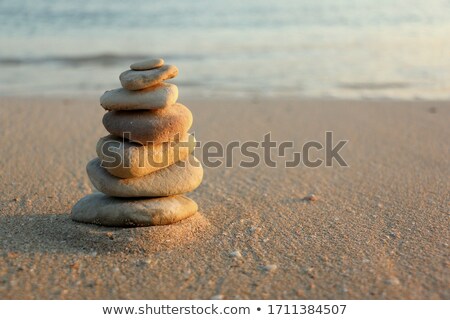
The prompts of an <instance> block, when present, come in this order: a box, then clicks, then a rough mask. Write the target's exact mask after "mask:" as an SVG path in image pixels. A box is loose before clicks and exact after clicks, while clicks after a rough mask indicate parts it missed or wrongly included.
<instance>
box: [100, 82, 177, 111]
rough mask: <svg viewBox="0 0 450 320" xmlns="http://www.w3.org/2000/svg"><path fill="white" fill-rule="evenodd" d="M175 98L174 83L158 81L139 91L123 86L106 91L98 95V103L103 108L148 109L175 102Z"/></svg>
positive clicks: (175, 88)
mask: <svg viewBox="0 0 450 320" xmlns="http://www.w3.org/2000/svg"><path fill="white" fill-rule="evenodd" d="M177 99H178V88H177V86H176V85H174V84H170V83H159V84H157V85H155V86H153V87H150V88H147V89H144V90H139V91H129V90H125V89H123V88H118V89H114V90H109V91H106V92H105V93H104V94H103V95H102V96H101V97H100V104H101V105H102V107H103V108H104V109H105V110H148V109H159V108H165V107H168V106H171V105H173V104H175V103H176V102H177Z"/></svg>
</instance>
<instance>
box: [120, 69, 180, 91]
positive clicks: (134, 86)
mask: <svg viewBox="0 0 450 320" xmlns="http://www.w3.org/2000/svg"><path fill="white" fill-rule="evenodd" d="M177 74H178V68H177V67H175V66H172V65H164V66H162V67H160V68H156V69H151V70H145V71H136V70H127V71H124V72H122V74H121V75H120V76H119V79H120V83H121V84H122V87H123V88H124V89H127V90H142V89H145V88H148V87H151V86H154V85H155V84H158V83H160V82H163V81H164V80H167V79H172V78H174V77H176V76H177Z"/></svg>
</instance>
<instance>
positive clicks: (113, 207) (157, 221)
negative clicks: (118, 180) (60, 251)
mask: <svg viewBox="0 0 450 320" xmlns="http://www.w3.org/2000/svg"><path fill="white" fill-rule="evenodd" d="M197 210H198V206H197V203H195V201H193V200H191V199H189V198H188V197H185V196H172V197H163V198H153V199H120V198H113V197H109V196H107V195H104V194H102V193H94V194H90V195H88V196H85V197H84V198H82V199H80V200H79V201H78V202H77V203H76V204H75V206H74V207H73V208H72V220H74V221H78V222H84V223H94V224H99V225H103V226H108V227H147V226H156V225H165V224H171V223H174V222H177V221H180V220H183V219H186V218H188V217H190V216H192V215H193V214H195V213H196V212H197Z"/></svg>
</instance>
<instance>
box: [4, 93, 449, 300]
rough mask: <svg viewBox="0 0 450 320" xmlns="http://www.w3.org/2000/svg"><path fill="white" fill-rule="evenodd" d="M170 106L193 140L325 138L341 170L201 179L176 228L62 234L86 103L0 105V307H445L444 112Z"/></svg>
mask: <svg viewBox="0 0 450 320" xmlns="http://www.w3.org/2000/svg"><path fill="white" fill-rule="evenodd" d="M180 102H182V103H185V104H186V105H188V106H189V108H190V109H191V110H192V113H193V114H194V126H193V129H192V130H191V131H194V132H195V135H196V138H197V140H198V141H219V142H221V143H223V144H225V143H227V142H229V141H232V140H239V141H247V140H252V139H253V140H256V141H261V140H262V137H263V136H264V134H266V133H267V132H271V134H272V138H273V139H275V140H277V141H285V140H291V141H293V142H294V143H295V145H296V146H297V148H300V147H301V145H302V144H303V143H304V142H306V141H309V140H318V141H323V140H324V135H325V131H333V133H334V137H335V139H347V140H349V142H348V144H347V145H346V146H345V148H344V149H343V152H342V155H343V156H344V157H345V160H346V161H347V162H348V164H349V165H350V167H348V168H341V167H338V166H334V167H332V168H325V167H320V168H316V169H312V168H306V167H298V168H289V169H287V168H284V167H282V166H280V167H278V168H267V167H265V166H263V165H261V166H258V167H256V168H251V169H246V168H239V167H237V166H235V167H233V168H225V167H223V166H222V167H218V168H205V175H204V181H203V183H202V184H201V186H200V187H199V188H198V189H197V190H195V191H194V192H192V193H190V194H189V196H190V197H191V198H192V199H194V200H195V201H196V202H197V203H198V205H199V207H200V211H199V213H197V214H196V215H195V216H193V217H191V218H189V219H187V220H184V221H182V222H179V223H177V224H174V225H170V226H161V227H148V228H128V229H120V228H106V227H99V226H95V225H87V224H81V223H75V222H73V221H72V220H71V219H70V216H69V214H70V211H71V208H72V206H73V205H74V204H75V203H76V202H77V201H78V200H79V199H80V198H81V197H83V196H84V195H87V194H89V193H91V192H92V191H93V189H92V188H93V187H92V185H91V183H90V181H89V179H88V177H87V175H86V172H85V166H86V163H87V162H88V161H89V160H91V159H92V158H94V157H95V145H96V143H97V140H98V139H99V137H101V136H104V135H106V134H107V132H106V131H105V129H104V128H103V126H102V124H101V118H102V116H103V113H104V111H103V110H102V108H101V107H100V105H99V102H98V98H95V97H93V98H85V99H72V98H57V97H52V98H32V97H29V98H23V97H22V98H13V97H11V98H5V97H2V98H1V99H0V110H1V115H0V133H1V135H0V141H1V142H0V144H1V146H2V155H1V157H0V168H1V171H0V188H1V193H0V250H1V252H0V298H1V299H210V298H212V297H214V296H219V295H220V296H221V297H222V298H223V299H450V289H449V288H450V271H449V270H450V268H449V260H448V257H449V254H450V251H449V239H450V237H449V236H450V228H449V227H450V225H449V219H448V218H449V217H448V214H449V200H450V199H449V190H450V188H449V176H450V160H449V159H450V152H449V142H448V137H449V136H450V126H449V119H450V108H449V103H448V102H420V101H417V102H400V101H343V100H342V101H337V100H309V101H307V100H298V99H292V100H283V99H261V98H257V97H256V98H253V99H247V100H245V99H228V100H226V99H223V100H216V99H213V98H209V99H204V100H199V99H197V100H196V99H185V98H183V96H182V97H181V98H180ZM199 158H201V154H199ZM239 159H240V157H239V156H237V157H236V159H235V162H236V163H237V162H238V161H239ZM309 193H314V194H315V195H316V196H317V197H318V200H317V201H314V202H311V201H306V200H304V197H305V196H306V195H308V194H309ZM234 251H239V252H240V253H241V257H232V256H230V253H232V252H234Z"/></svg>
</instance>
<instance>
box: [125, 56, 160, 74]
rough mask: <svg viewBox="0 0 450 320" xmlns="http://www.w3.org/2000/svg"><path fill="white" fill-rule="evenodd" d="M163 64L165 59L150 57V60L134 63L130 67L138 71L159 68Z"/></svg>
mask: <svg viewBox="0 0 450 320" xmlns="http://www.w3.org/2000/svg"><path fill="white" fill-rule="evenodd" d="M163 64H164V60H163V59H148V60H144V61H139V62H136V63H133V64H132V65H131V66H130V69H131V70H136V71H144V70H151V69H155V68H159V67H161V66H162V65H163Z"/></svg>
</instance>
